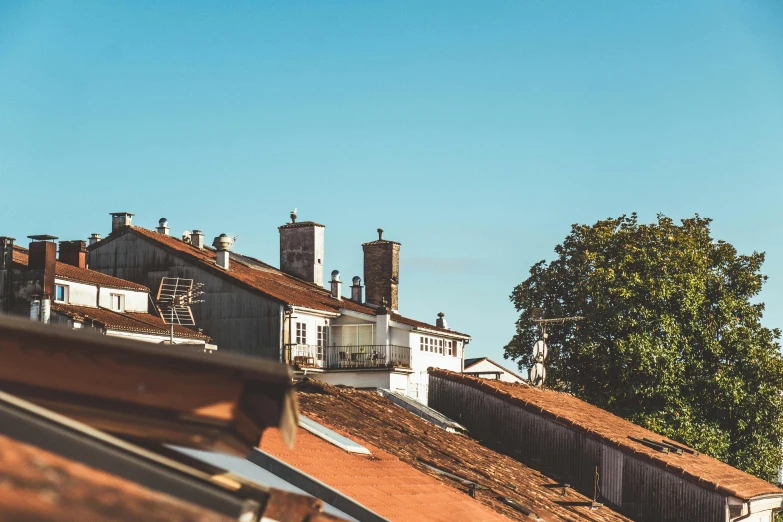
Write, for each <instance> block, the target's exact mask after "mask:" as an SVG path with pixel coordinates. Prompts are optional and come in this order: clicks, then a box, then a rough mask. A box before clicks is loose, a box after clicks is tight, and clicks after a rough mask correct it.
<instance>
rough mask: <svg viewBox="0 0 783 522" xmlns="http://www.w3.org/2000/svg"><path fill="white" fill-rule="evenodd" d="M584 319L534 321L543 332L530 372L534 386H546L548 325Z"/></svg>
mask: <svg viewBox="0 0 783 522" xmlns="http://www.w3.org/2000/svg"><path fill="white" fill-rule="evenodd" d="M582 319H584V317H581V316H574V317H554V318H549V319H545V318H543V317H539V318H538V319H533V320H532V321H533V322H534V323H536V324H537V325H538V328H539V330H540V331H541V338H540V339H539V340H538V341H536V344H534V345H533V360H534V361H535V363H533V366H532V367H531V368H530V369H529V370H528V380H529V381H530V383H531V384H533V386H539V387H541V386H544V382H545V381H546V366H545V365H544V362H545V361H546V356H547V354H548V352H549V347H548V346H547V344H546V340H547V337H549V334H547V332H546V327H547V325H548V324H553V323H554V324H565V323H566V322H567V321H581V320H582Z"/></svg>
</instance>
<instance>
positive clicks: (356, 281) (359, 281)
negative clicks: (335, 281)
mask: <svg viewBox="0 0 783 522" xmlns="http://www.w3.org/2000/svg"><path fill="white" fill-rule="evenodd" d="M361 284H362V278H361V277H359V276H353V286H360V285H361Z"/></svg>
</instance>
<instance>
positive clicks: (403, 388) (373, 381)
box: [307, 371, 408, 394]
mask: <svg viewBox="0 0 783 522" xmlns="http://www.w3.org/2000/svg"><path fill="white" fill-rule="evenodd" d="M307 376H308V377H312V378H313V379H317V380H319V381H323V382H326V383H329V384H333V385H337V384H342V385H344V386H352V387H354V388H384V389H387V390H392V391H396V392H400V393H406V394H407V393H408V374H407V373H404V372H389V371H356V372H345V371H341V372H323V373H308V374H307Z"/></svg>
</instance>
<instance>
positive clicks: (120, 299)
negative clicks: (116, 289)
mask: <svg viewBox="0 0 783 522" xmlns="http://www.w3.org/2000/svg"><path fill="white" fill-rule="evenodd" d="M115 300H116V302H117V307H116V308H115V307H114V303H115ZM109 309H111V310H114V311H115V312H124V311H125V294H109Z"/></svg>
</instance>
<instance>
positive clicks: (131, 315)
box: [52, 303, 209, 341]
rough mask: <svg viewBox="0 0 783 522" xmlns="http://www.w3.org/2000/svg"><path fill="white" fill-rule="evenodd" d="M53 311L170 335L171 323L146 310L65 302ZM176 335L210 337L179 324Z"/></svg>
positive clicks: (120, 327) (127, 329) (55, 305)
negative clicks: (139, 310) (133, 310)
mask: <svg viewBox="0 0 783 522" xmlns="http://www.w3.org/2000/svg"><path fill="white" fill-rule="evenodd" d="M52 311H53V312H57V313H58V314H62V315H65V316H68V317H70V318H71V319H74V320H76V321H79V322H84V321H86V320H92V321H95V322H98V323H100V324H101V325H103V326H104V327H105V328H109V329H111V330H120V331H123V332H138V333H147V334H152V335H169V328H170V327H169V325H167V324H165V323H164V322H163V320H162V319H161V318H160V317H158V316H157V315H153V314H148V313H146V312H115V311H114V310H109V309H107V308H95V307H91V306H75V305H70V304H64V303H53V304H52ZM174 336H175V337H184V338H187V339H196V340H200V341H208V340H209V337H208V336H206V335H204V334H200V333H198V332H195V331H193V330H191V329H189V328H186V327H184V326H180V325H178V324H175V325H174Z"/></svg>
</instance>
